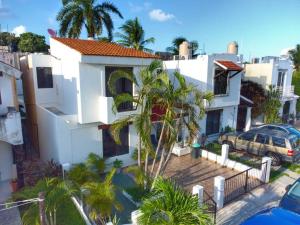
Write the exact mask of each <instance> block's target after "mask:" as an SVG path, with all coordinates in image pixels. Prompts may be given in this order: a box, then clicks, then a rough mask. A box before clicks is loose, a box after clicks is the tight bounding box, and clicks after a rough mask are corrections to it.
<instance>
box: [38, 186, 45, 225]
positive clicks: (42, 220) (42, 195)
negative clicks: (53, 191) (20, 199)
mask: <svg viewBox="0 0 300 225" xmlns="http://www.w3.org/2000/svg"><path fill="white" fill-rule="evenodd" d="M39 213H40V223H41V225H46V211H45V193H44V192H40V193H39Z"/></svg>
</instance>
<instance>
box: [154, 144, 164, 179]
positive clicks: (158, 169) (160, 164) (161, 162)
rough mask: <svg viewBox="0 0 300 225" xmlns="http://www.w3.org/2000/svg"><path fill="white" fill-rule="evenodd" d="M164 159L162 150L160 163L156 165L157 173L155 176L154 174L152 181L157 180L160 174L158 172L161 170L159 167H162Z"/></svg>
mask: <svg viewBox="0 0 300 225" xmlns="http://www.w3.org/2000/svg"><path fill="white" fill-rule="evenodd" d="M164 158H165V148H163V151H162V153H161V158H160V162H159V165H158V168H157V171H156V174H155V177H154V180H156V179H157V177H158V175H159V174H160V170H161V167H162V164H163V161H164Z"/></svg>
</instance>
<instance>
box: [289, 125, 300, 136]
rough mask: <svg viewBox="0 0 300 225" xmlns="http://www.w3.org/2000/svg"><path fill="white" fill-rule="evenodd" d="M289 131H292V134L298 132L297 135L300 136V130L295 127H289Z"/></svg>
mask: <svg viewBox="0 0 300 225" xmlns="http://www.w3.org/2000/svg"><path fill="white" fill-rule="evenodd" d="M287 129H288V131H289V132H291V133H292V134H296V135H297V136H300V131H299V130H298V129H296V128H294V127H288V128H287Z"/></svg>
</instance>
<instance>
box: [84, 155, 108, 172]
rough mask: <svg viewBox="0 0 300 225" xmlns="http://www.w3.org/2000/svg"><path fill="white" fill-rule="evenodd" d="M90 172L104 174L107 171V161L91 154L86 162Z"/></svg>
mask: <svg viewBox="0 0 300 225" xmlns="http://www.w3.org/2000/svg"><path fill="white" fill-rule="evenodd" d="M85 164H86V166H87V167H88V168H89V170H90V171H93V172H94V173H96V174H99V175H100V174H102V173H103V172H104V170H105V160H104V159H103V158H101V157H100V156H99V155H97V154H95V153H90V154H89V155H88V157H87V159H86V161H85Z"/></svg>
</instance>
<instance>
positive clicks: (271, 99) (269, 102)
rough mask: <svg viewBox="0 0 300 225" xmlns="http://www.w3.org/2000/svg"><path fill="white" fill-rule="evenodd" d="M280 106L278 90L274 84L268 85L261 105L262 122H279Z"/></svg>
mask: <svg viewBox="0 0 300 225" xmlns="http://www.w3.org/2000/svg"><path fill="white" fill-rule="evenodd" d="M280 107H281V102H280V92H279V90H278V89H276V87H275V86H272V85H270V86H269V87H268V90H267V92H266V101H265V102H264V105H263V113H264V122H265V123H278V122H281V119H280V117H279V109H280Z"/></svg>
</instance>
